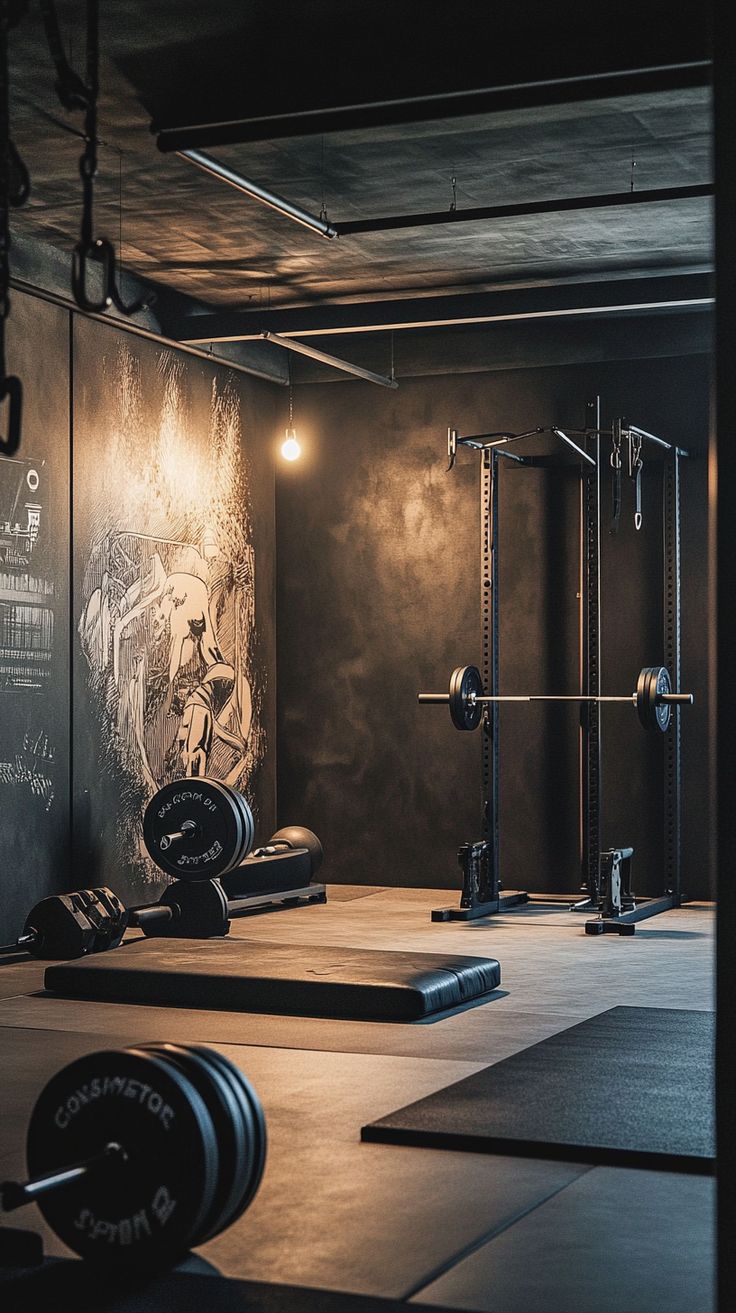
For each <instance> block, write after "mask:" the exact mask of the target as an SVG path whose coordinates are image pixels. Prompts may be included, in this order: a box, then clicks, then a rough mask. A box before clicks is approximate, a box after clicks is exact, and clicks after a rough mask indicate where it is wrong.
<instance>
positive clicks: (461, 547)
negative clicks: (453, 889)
mask: <svg viewBox="0 0 736 1313" xmlns="http://www.w3.org/2000/svg"><path fill="white" fill-rule="evenodd" d="M558 331H559V330H558ZM594 331H595V330H594V328H592V329H591V333H592V332H594ZM537 359H538V353H537ZM708 372H709V362H708V358H707V356H705V355H692V356H688V357H679V358H677V359H669V358H664V359H649V360H643V361H638V362H633V361H616V362H609V363H603V364H594V363H586V364H580V365H568V366H565V367H555V368H533V369H531V368H530V369H517V370H513V371H509V372H506V373H503V372H494V373H486V374H483V373H475V374H472V375H467V374H464V375H462V376H451V375H446V376H443V377H438V378H416V379H402V380H401V383H400V387H399V390H398V391H397V392H385V391H383V390H381V389H379V388H376V387H373V386H371V385H369V384H363V383H357V382H345V383H339V384H331V385H321V384H320V385H310V386H303V387H300V388H299V389H297V401H296V421H297V427H298V429H299V431H300V433H301V434H303V437H304V445H305V457H304V460H303V461H301V462H298V463H297V464H296V465H294V466H292V467H288V468H287V467H283V468H282V470H281V472H280V474H279V477H278V480H277V532H278V547H277V556H278V589H277V596H278V613H277V625H278V634H279V649H278V655H279V667H278V669H279V783H278V798H279V821H280V823H285V822H287V821H289V820H293V821H297V822H300V823H304V824H307V825H310V826H312V827H313V828H314V829H315V830H316V831H317V832H318V833H319V834H320V836H321V838H322V839H323V842H324V844H325V848H326V851H327V854H328V860H329V868H328V869H329V878H330V879H332V880H336V881H355V882H359V883H360V882H362V883H387V884H396V885H402V884H403V885H415V886H419V885H434V886H439V887H441V886H445V887H446V886H448V885H450V884H453V883H455V881H456V879H457V876H456V869H457V868H456V849H457V846H458V844H459V843H461V842H462V841H464V840H467V839H470V838H474V837H478V833H479V817H480V801H481V797H480V772H479V763H480V742H479V736H478V735H470V734H468V735H463V734H459V733H457V732H456V731H455V730H454V729H452V727H451V726H450V723H449V718H448V716H447V713H446V712H445V711H444V710H443V709H441V708H425V707H419V706H417V703H416V700H415V694H416V692H417V691H418V690H419V689H429V690H432V689H439V690H443V689H444V688H445V687H446V681H447V677H448V674H449V671H450V670H451V668H452V667H453V666H455V665H458V664H461V663H465V662H469V661H474V662H478V661H479V659H480V630H479V605H478V592H479V536H478V479H479V468H478V457H477V456H476V455H473V454H471V453H468V452H465V453H462V454H461V455H460V457H459V460H458V465H457V467H456V469H455V470H454V471H453V472H452V473H451V474H447V473H445V464H446V461H445V456H444V446H445V431H446V426H447V425H448V423H451V424H453V425H455V426H457V427H458V428H459V429H460V430H461V432H465V433H473V432H479V431H487V430H489V429H498V428H511V429H516V430H520V429H524V428H529V427H532V426H534V425H537V424H549V423H551V422H556V423H559V424H562V425H564V424H565V423H567V424H575V423H581V422H582V421H583V417H584V406H585V402H586V400H587V399H588V398H589V397H592V396H594V395H596V394H597V393H599V394H600V395H601V397H602V401H603V417H604V420H610V419H611V418H612V417H613V416H614V415H617V414H625V415H627V416H628V417H629V418H630V419H631V420H632V421H634V422H638V423H640V424H641V425H642V426H643V427H645V428H649V429H651V430H653V431H654V432H661V433H663V434H664V435H666V436H668V437H671V438H672V439H675V440H676V441H677V442H678V443H680V444H681V445H683V446H688V447H694V448H696V449H700V450H702V448H703V445H704V442H705V438H706V433H707V416H708ZM659 478H660V474H659V470H658V469H655V466H654V462H653V461H651V462H650V463H649V464H648V465H647V468H646V473H645V480H644V528H643V529H642V532H641V533H640V534H636V533H635V532H634V529H633V524H632V514H633V504H632V497H631V492H630V490H629V489H628V487H626V488H625V492H624V496H625V506H624V514H623V518H622V523H621V529H620V532H619V534H618V536H617V537H616V538H612V537H610V536H609V534H608V528H607V524H604V543H603V557H604V564H603V575H604V629H603V641H604V653H605V655H604V667H603V680H604V691H606V692H629V691H631V690H632V689H633V687H634V683H635V679H636V674H637V672H638V669H639V668H640V667H641V666H642V665H649V664H655V663H659V662H660V661H661V660H662V641H661V636H660V635H661V568H662V556H661V512H660V508H659V501H658V491H659ZM609 495H610V486H609V483H608V474H607V470H606V469H605V462H604V515H605V514H606V512H607V507H608V499H609ZM500 497H501V509H500V518H501V525H502V552H501V594H500V595H501V608H502V622H501V651H502V657H501V670H502V687H503V688H504V689H505V690H506V691H508V692H534V691H537V692H575V690H576V679H577V659H578V658H577V628H576V626H577V606H578V602H577V587H578V585H577V574H576V571H577V546H578V517H577V479H576V477H575V475H574V474H573V473H571V472H569V471H555V472H545V471H541V470H534V469H529V470H516V469H512V468H504V469H503V470H502V479H501V491H500ZM683 538H684V552H683V631H684V654H683V683H684V685H685V686H687V687H688V688H689V687H692V688H693V689H694V691H695V692H696V695H697V706H696V707H695V708H694V709H693V710H692V712H690V713H688V714H687V715H686V716H684V717H683V743H684V748H685V756H686V767H685V794H684V797H685V824H684V848H685V886H686V889H687V891H688V892H689V893H690V894H693V895H695V894H697V895H704V894H705V893H706V892H707V874H706V873H707V849H708V835H707V806H706V801H707V799H706V780H705V761H706V749H707V742H706V732H707V709H706V694H707V687H706V685H707V680H706V667H707V652H706V644H707V634H708V620H707V612H706V601H707V598H706V462H705V460H703V459H700V460H694V461H693V462H692V463H691V464H690V465H689V466H688V468H686V469H685V471H684V474H683ZM603 722H604V733H605V763H604V770H605V821H604V836H603V837H604V842H605V843H607V844H608V843H611V844H613V843H616V844H623V843H630V844H632V845H633V846H634V847H635V849H636V873H637V879H636V884H637V887H638V889H639V890H640V891H641V892H646V891H655V890H656V889H657V888H658V886H659V882H660V880H661V831H662V822H661V801H660V799H661V770H662V740H661V739H660V738H659V737H657V736H655V735H645V734H644V732H643V731H642V730H641V729H640V728H639V724H638V721H637V718H636V715H635V714H634V713H633V712H629V710H628V709H627V708H626V707H623V708H615V707H611V708H604V709H603ZM577 724H578V720H577V712H576V709H575V708H573V707H563V706H557V707H547V708H544V707H540V706H537V707H509V708H505V709H503V710H502V716H501V735H502V738H501V754H502V778H501V786H502V794H501V797H502V813H501V816H502V862H503V879H504V883H505V885H506V886H507V887H526V888H529V889H533V890H543V889H548V890H558V891H567V890H574V889H576V888H577V884H578V866H577V825H578V803H577V788H578V785H577V733H578V730H577Z"/></svg>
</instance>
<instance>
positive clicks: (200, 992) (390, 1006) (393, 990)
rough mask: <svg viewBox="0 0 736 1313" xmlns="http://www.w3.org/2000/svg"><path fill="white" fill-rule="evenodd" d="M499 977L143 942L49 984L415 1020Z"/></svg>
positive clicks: (169, 1001) (395, 958)
mask: <svg viewBox="0 0 736 1313" xmlns="http://www.w3.org/2000/svg"><path fill="white" fill-rule="evenodd" d="M500 979H501V968H500V967H499V965H498V962H497V961H496V960H495V959H494V958H483V957H461V956H457V955H452V954H446V953H384V952H378V951H376V952H372V951H370V950H367V949H355V948H313V947H312V946H311V945H305V944H271V943H262V942H259V941H257V940H248V939H208V940H181V939H179V940H173V939H167V940H151V939H143V940H135V941H133V942H132V943H130V944H125V945H123V946H122V947H121V948H117V949H114V950H113V951H111V952H109V953H106V954H104V955H99V956H95V957H88V958H83V959H82V960H81V961H77V962H64V963H62V964H60V965H59V966H52V967H48V968H47V970H46V975H45V985H46V988H47V989H49V990H52V991H54V992H56V993H61V994H64V995H65V996H66V997H72V998H93V999H107V1000H112V1001H115V1002H122V1003H154V1004H157V1005H158V1006H162V1005H163V1006H169V1007H191V1008H213V1009H222V1008H224V1009H235V1010H237V1011H239V1012H276V1013H291V1014H297V1015H299V1016H309V1017H331V1018H349V1019H351V1020H368V1019H370V1020H380V1021H417V1020H420V1019H421V1018H423V1017H428V1016H431V1015H432V1014H434V1013H437V1012H445V1011H447V1010H448V1009H451V1008H455V1007H458V1006H460V1005H461V1004H464V1003H468V1002H472V1001H474V1000H476V999H479V998H483V997H484V996H486V995H488V994H490V993H491V992H492V991H493V990H494V989H496V988H497V986H498V984H499V982H500Z"/></svg>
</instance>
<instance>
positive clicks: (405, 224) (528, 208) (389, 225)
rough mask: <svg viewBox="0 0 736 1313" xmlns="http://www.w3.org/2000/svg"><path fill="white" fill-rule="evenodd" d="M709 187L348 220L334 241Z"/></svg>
mask: <svg viewBox="0 0 736 1313" xmlns="http://www.w3.org/2000/svg"><path fill="white" fill-rule="evenodd" d="M713 191H714V188H713V184H712V183H710V182H704V183H696V184H693V185H692V186H689V187H657V188H649V189H648V190H646V191H627V192H608V193H602V194H600V195H597V196H565V197H562V198H561V199H551V200H547V201H522V202H521V203H519V204H515V205H480V206H476V207H474V208H472V209H467V210H429V211H427V212H426V213H424V214H394V215H389V216H387V217H384V218H377V219H351V220H348V221H346V222H345V223H338V222H336V223H335V224H334V228H335V231H336V233H337V235H338V237H349V236H353V235H355V234H357V233H380V232H389V231H392V230H394V229H397V228H427V227H430V226H431V225H432V224H443V223H476V222H478V220H482V219H486V220H488V219H511V218H520V217H522V216H523V215H525V214H530V215H534V214H558V213H563V212H564V211H566V210H607V209H612V208H613V207H614V206H618V205H652V204H657V203H662V202H665V201H684V200H693V199H695V198H696V197H702V196H712V195H713Z"/></svg>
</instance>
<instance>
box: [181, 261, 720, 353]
mask: <svg viewBox="0 0 736 1313" xmlns="http://www.w3.org/2000/svg"><path fill="white" fill-rule="evenodd" d="M713 300H714V291H713V277H712V274H710V273H708V272H707V271H706V272H698V273H676V274H671V275H666V274H660V275H658V276H650V277H646V278H643V277H639V278H618V279H612V280H610V281H604V280H600V281H598V282H595V283H564V284H560V285H557V286H555V285H548V286H545V285H542V286H540V287H517V288H503V289H499V290H495V291H487V292H467V293H456V294H454V295H450V296H421V297H406V298H403V299H396V300H392V301H363V302H357V301H351V302H338V303H332V304H330V303H324V304H321V305H310V306H284V307H279V306H274V307H273V308H272V309H270V310H227V309H225V310H217V311H214V312H212V313H208V314H202V315H191V316H188V317H186V318H183V319H179V320H178V322H177V323H176V325H175V326H174V325H172V331H173V332H174V333H175V336H176V337H177V338H179V340H180V341H182V342H195V343H204V344H208V343H210V342H245V341H248V340H249V339H258V338H263V337H264V335H266V334H267V335H270V336H271V337H272V338H273V337H279V338H287V339H288V338H291V337H292V336H295V337H299V338H303V337H311V336H323V335H324V336H326V335H329V334H332V333H336V334H341V333H375V332H385V331H386V330H388V329H412V328H440V327H451V326H454V325H461V324H491V323H500V322H505V321H511V320H530V319H551V318H559V317H560V316H571V317H575V316H583V315H612V314H630V313H642V312H644V311H650V310H651V311H654V310H656V311H664V312H666V311H672V310H693V311H697V310H707V309H708V307H710V306H712V305H713ZM300 346H301V347H302V348H303V346H304V343H303V342H302V343H300Z"/></svg>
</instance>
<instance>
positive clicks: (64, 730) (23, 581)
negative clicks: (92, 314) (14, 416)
mask: <svg viewBox="0 0 736 1313" xmlns="http://www.w3.org/2000/svg"><path fill="white" fill-rule="evenodd" d="M12 299H13V305H12V312H11V318H10V319H9V321H8V327H7V348H8V351H7V354H8V368H9V370H10V372H11V373H15V374H17V375H18V376H19V377H20V378H21V380H22V383H23V390H24V407H23V426H22V437H21V446H20V449H19V451H18V452H17V453H16V455H15V457H13V458H12V459H8V458H7V457H0V937H1V938H2V940H3V941H4V940H5V939H7V938H10V937H12V936H15V935H17V934H18V933H19V932H20V930H21V928H22V926H23V921H24V919H25V916H26V913H27V911H28V909H29V908H30V906H31V905H32V904H33V903H34V902H36V901H37V899H39V898H41V897H43V896H44V895H45V894H47V893H51V892H53V891H54V890H58V889H63V888H65V887H67V883H68V855H69V639H68V623H67V614H68V606H69V595H68V567H69V547H68V542H69V538H68V533H69V400H68V379H69V367H68V366H69V315H68V313H67V312H66V311H64V310H61V309H59V308H58V307H56V306H52V305H47V304H45V303H44V302H41V301H37V300H35V299H34V298H31V297H29V296H24V295H23V294H21V293H19V292H14V293H13V298H12ZM0 422H2V424H3V425H4V424H5V423H6V408H5V407H3V415H2V421H0Z"/></svg>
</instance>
